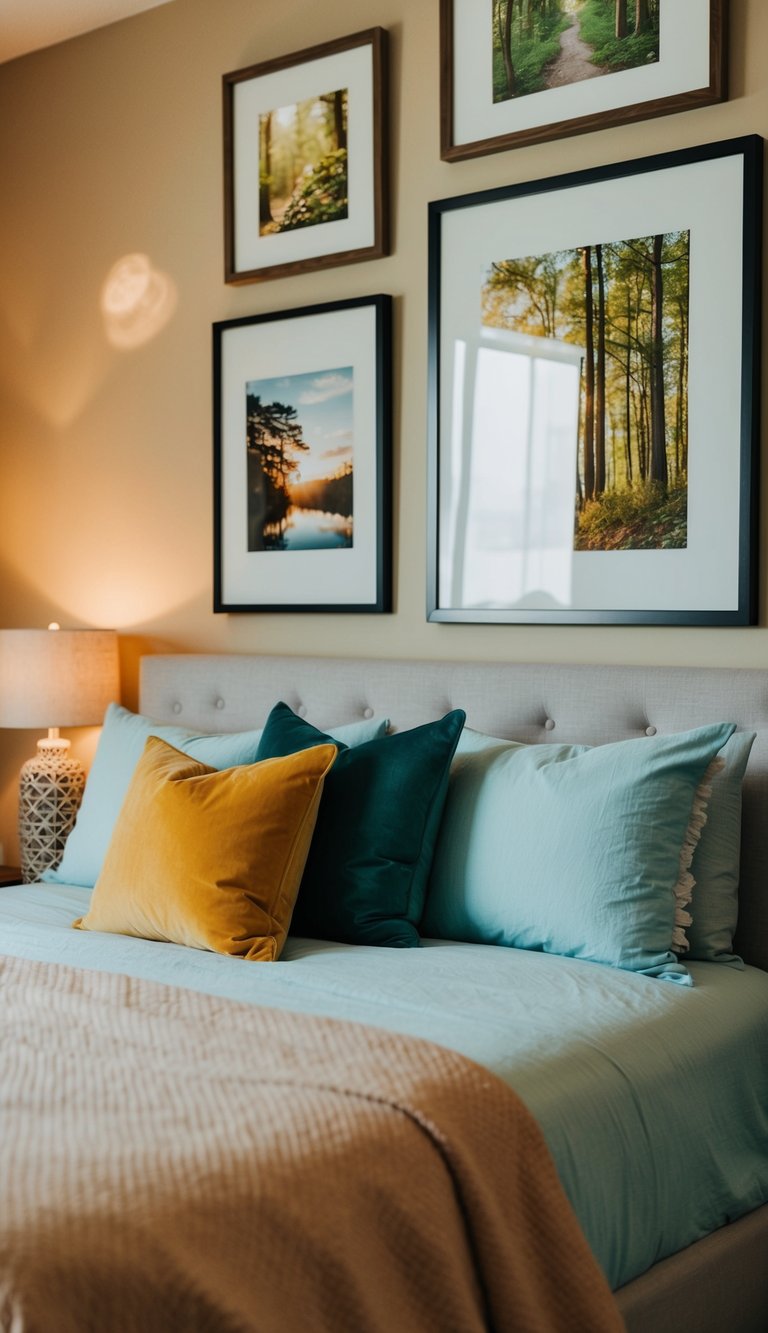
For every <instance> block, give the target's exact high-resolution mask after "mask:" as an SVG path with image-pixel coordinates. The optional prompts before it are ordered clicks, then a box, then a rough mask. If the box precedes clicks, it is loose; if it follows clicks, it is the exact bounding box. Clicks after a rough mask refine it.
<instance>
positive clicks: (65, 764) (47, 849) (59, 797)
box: [19, 739, 85, 884]
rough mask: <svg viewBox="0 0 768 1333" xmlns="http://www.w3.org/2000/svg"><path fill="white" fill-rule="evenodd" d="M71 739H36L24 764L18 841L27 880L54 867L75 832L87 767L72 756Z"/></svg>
mask: <svg viewBox="0 0 768 1333" xmlns="http://www.w3.org/2000/svg"><path fill="white" fill-rule="evenodd" d="M68 750H69V741H66V740H59V739H49V740H40V741H38V742H37V754H36V755H35V757H34V759H28V760H27V762H26V763H25V764H23V765H22V768H21V778H20V784H19V844H20V850H21V877H22V879H23V880H24V883H25V884H30V883H32V882H33V881H34V880H37V879H39V878H40V876H41V875H42V873H43V871H44V870H54V869H55V868H56V866H57V865H58V864H59V861H60V860H61V858H62V856H63V854H64V845H65V843H66V841H67V838H68V837H69V834H70V833H71V832H72V828H73V826H74V823H75V818H76V816H77V812H78V809H79V807H80V802H81V800H82V797H83V789H84V787H85V770H84V768H83V766H82V764H81V763H80V761H79V760H78V759H70V757H69V755H68V753H67V751H68Z"/></svg>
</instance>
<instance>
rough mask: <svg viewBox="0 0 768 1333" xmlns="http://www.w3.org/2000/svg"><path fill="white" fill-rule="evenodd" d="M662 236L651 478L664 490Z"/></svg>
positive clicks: (655, 308) (656, 269)
mask: <svg viewBox="0 0 768 1333" xmlns="http://www.w3.org/2000/svg"><path fill="white" fill-rule="evenodd" d="M663 245H664V237H663V236H654V238H653V303H652V320H653V333H652V335H651V481H656V482H658V483H659V485H660V486H663V487H664V489H665V490H666V488H667V482H668V480H669V477H668V473H667V430H666V420H665V412H664V328H663V322H662V316H663V313H664V276H663V272H662V267H661V259H662V247H663Z"/></svg>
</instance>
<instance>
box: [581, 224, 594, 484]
mask: <svg viewBox="0 0 768 1333" xmlns="http://www.w3.org/2000/svg"><path fill="white" fill-rule="evenodd" d="M582 257H583V262H584V314H585V330H584V332H585V343H586V346H585V349H584V499H585V500H592V499H594V495H595V337H594V314H593V309H592V246H591V245H585V246H584V249H583V250H582Z"/></svg>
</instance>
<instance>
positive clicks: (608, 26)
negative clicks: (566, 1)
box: [581, 0, 660, 70]
mask: <svg viewBox="0 0 768 1333" xmlns="http://www.w3.org/2000/svg"><path fill="white" fill-rule="evenodd" d="M659 4H660V0H646V3H645V4H642V3H641V4H638V3H637V0H631V3H628V0H623V4H622V0H586V3H585V4H584V7H583V10H582V14H581V36H582V38H583V39H584V41H585V42H587V43H588V44H589V45H590V46H591V47H592V49H593V51H594V56H593V59H594V61H595V63H596V64H598V65H606V66H607V67H608V68H609V69H611V70H619V69H636V68H637V67H638V66H639V65H650V64H652V63H653V62H654V61H656V60H658V58H659ZM617 11H618V15H617ZM622 13H623V23H624V27H623V31H624V33H625V35H624V36H623V37H621V38H619V37H617V35H616V34H617V22H618V23H621V16H622Z"/></svg>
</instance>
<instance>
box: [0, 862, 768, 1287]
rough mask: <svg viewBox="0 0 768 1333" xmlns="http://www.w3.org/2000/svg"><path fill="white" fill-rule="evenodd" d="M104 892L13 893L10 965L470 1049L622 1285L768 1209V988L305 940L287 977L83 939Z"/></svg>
mask: <svg viewBox="0 0 768 1333" xmlns="http://www.w3.org/2000/svg"><path fill="white" fill-rule="evenodd" d="M89 893H90V891H89V890H87V889H76V888H68V887H65V886H57V885H44V884H35V885H25V886H20V887H17V888H4V889H2V890H0V953H7V954H14V955H17V956H21V957H25V958H36V959H40V960H43V961H51V962H61V963H68V964H70V965H73V966H81V967H88V968H96V969H98V970H101V971H110V972H121V973H127V974H130V975H132V976H137V977H146V978H149V979H151V980H154V981H161V982H168V983H171V984H173V985H176V986H187V987H190V988H192V989H193V990H199V991H204V992H208V993H210V994H212V995H220V996H226V997H229V998H232V999H235V1000H240V1001H248V1002H253V1003H255V1004H268V1005H273V1006H275V1007H277V1008H281V1009H291V1010H299V1011H302V1012H306V1013H312V1014H323V1015H327V1016H330V1017H333V1018H341V1019H351V1020H353V1021H357V1022H362V1023H370V1024H373V1025H375V1026H377V1027H387V1028H391V1029H394V1030H396V1031H398V1032H404V1033H410V1034H412V1035H414V1036H418V1037H424V1038H427V1039H429V1040H431V1041H435V1042H439V1043H441V1044H442V1045H444V1046H449V1047H452V1048H453V1049H455V1050H457V1051H460V1052H461V1053H462V1054H464V1055H467V1056H469V1057H470V1058H471V1059H473V1060H475V1061H477V1062H478V1063H479V1064H482V1065H485V1066H486V1067H487V1068H488V1069H491V1070H493V1071H494V1073H496V1074H497V1075H499V1076H500V1077H501V1078H502V1079H504V1080H505V1081H506V1082H507V1083H508V1084H509V1085H510V1086H511V1087H513V1088H514V1089H515V1090H516V1091H517V1092H518V1093H519V1095H520V1096H521V1097H522V1098H523V1100H524V1101H525V1102H526V1103H527V1105H528V1107H529V1108H530V1110H531V1111H532V1112H533V1114H534V1115H535V1116H536V1118H537V1120H538V1122H539V1124H540V1125H541V1127H542V1129H543V1131H544V1134H545V1136H546V1139H547V1142H548V1144H549V1147H550V1150H551V1152H552V1154H553V1157H554V1159H555V1162H556V1164H557V1167H558V1170H559V1173H560V1177H561V1179H562V1182H563V1185H564V1187H565V1189H566V1192H567V1194H568V1195H569V1197H570V1199H571V1202H572V1203H573V1205H574V1208H575V1210H576V1213H577V1215H578V1217H579V1220H580V1222H581V1224H582V1227H583V1229H584V1231H585V1233H586V1235H587V1238H588V1240H589V1242H590V1244H591V1246H592V1248H593V1250H594V1252H595V1254H596V1255H597V1257H598V1260H599V1261H600V1263H601V1264H602V1266H603V1268H604V1270H605V1272H606V1274H607V1276H608V1279H609V1281H610V1282H611V1284H612V1286H613V1287H614V1288H615V1287H618V1286H621V1285H622V1284H623V1283H625V1282H628V1281H629V1280H630V1279H631V1278H633V1277H635V1276H637V1275H638V1274H639V1273H642V1272H644V1271H645V1269H646V1268H648V1267H649V1266H650V1265H651V1264H652V1263H654V1262H655V1261H656V1260H657V1259H660V1258H663V1257H664V1256H666V1255H668V1254H672V1253H674V1252H675V1251H676V1250H679V1249H681V1248H682V1247H683V1246H685V1245H688V1244H690V1243H691V1242H692V1241H694V1240H697V1239H699V1238H700V1237H701V1236H704V1235H706V1234H707V1233H708V1232H710V1231H712V1230H713V1229H715V1228H716V1227H718V1226H721V1225H722V1224H723V1223H725V1222H726V1221H729V1220H732V1219H734V1218H736V1217H739V1216H741V1215H742V1214H743V1213H746V1212H748V1211H750V1210H751V1209H752V1208H756V1207H757V1206H758V1205H759V1204H761V1203H764V1202H766V1201H768V973H763V972H760V971H758V970H756V969H754V968H747V969H746V970H745V971H744V972H739V971H736V970H734V969H733V968H730V967H722V966H719V965H717V964H714V963H694V964H692V965H691V972H692V974H693V977H694V985H693V987H692V988H691V989H687V988H685V987H681V986H671V985H668V984H665V983H664V982H661V981H658V980H655V979H653V978H648V977H643V976H637V975H635V974H633V973H630V972H620V971H617V970H614V969H611V968H608V967H602V966H600V965H598V964H594V963H586V962H581V961H578V960H575V959H568V958H559V957H555V956H553V955H548V954H541V953H528V952H523V951H521V950H517V949H505V948H497V947H493V946H488V945H473V944H453V943H448V942H445V941H428V942H427V943H426V945H425V947H424V948H422V949H376V948H371V947H361V946H356V947H353V946H346V945H340V944H329V943H322V942H317V941H308V940H294V939H289V941H288V945H287V948H286V951H285V953H284V954H283V958H282V959H281V961H280V962H279V963H270V964H258V963H248V962H245V961H244V960H242V959H235V958H224V957H220V956H219V955H215V954H209V953H203V952H200V951H197V950H194V949H185V948H182V947H181V946H179V945H174V944H159V943H152V942H149V941H145V940H136V939H129V938H126V937H124V936H120V935H104V934H98V933H95V932H94V933H90V932H84V931H76V930H72V929H70V924H71V922H72V920H73V918H74V917H76V916H79V915H81V914H82V913H83V912H84V911H85V910H86V908H87V904H88V898H89Z"/></svg>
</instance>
